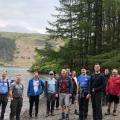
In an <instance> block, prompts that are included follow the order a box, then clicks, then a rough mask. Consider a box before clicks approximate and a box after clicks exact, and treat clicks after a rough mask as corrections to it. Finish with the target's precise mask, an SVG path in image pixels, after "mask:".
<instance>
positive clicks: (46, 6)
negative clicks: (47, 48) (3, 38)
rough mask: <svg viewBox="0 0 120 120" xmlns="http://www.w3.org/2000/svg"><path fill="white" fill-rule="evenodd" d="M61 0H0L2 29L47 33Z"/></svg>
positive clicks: (0, 24) (0, 27)
mask: <svg viewBox="0 0 120 120" xmlns="http://www.w3.org/2000/svg"><path fill="white" fill-rule="evenodd" d="M58 1H59V0H0V31H7V32H38V33H45V28H46V26H47V25H48V23H47V21H52V20H53V17H52V16H51V14H54V13H55V9H54V6H58V5H59V2H58Z"/></svg>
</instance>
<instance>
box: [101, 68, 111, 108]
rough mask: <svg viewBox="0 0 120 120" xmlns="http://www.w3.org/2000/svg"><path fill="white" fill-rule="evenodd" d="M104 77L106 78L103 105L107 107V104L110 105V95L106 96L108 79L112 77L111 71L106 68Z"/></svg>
mask: <svg viewBox="0 0 120 120" xmlns="http://www.w3.org/2000/svg"><path fill="white" fill-rule="evenodd" d="M103 75H104V78H105V87H104V91H103V97H102V105H103V106H104V105H107V103H108V95H106V85H107V82H108V79H109V77H110V71H109V69H108V68H105V70H104V74H103Z"/></svg>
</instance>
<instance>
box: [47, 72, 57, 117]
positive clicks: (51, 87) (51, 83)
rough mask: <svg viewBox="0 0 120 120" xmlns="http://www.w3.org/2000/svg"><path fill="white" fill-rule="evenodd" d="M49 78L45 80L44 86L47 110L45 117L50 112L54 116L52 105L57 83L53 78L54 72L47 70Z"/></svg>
mask: <svg viewBox="0 0 120 120" xmlns="http://www.w3.org/2000/svg"><path fill="white" fill-rule="evenodd" d="M49 76H50V77H49V79H48V80H47V81H46V82H47V83H46V86H45V93H46V97H47V112H46V114H47V115H46V117H48V116H49V114H50V113H51V115H52V116H54V106H55V98H56V92H57V84H56V82H57V81H56V79H55V78H54V72H53V71H50V72H49Z"/></svg>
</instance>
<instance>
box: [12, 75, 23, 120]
mask: <svg viewBox="0 0 120 120" xmlns="http://www.w3.org/2000/svg"><path fill="white" fill-rule="evenodd" d="M23 90H24V86H23V84H22V83H21V75H20V74H17V75H16V81H15V82H13V83H12V84H11V86H10V97H11V104H10V120H14V117H15V116H16V120H20V113H21V109H22V105H23Z"/></svg>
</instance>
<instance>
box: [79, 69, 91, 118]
mask: <svg viewBox="0 0 120 120" xmlns="http://www.w3.org/2000/svg"><path fill="white" fill-rule="evenodd" d="M78 82H79V120H85V119H87V116H88V104H89V98H87V95H88V90H89V82H90V76H88V75H87V70H86V69H85V68H82V69H81V75H80V76H79V77H78Z"/></svg>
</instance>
